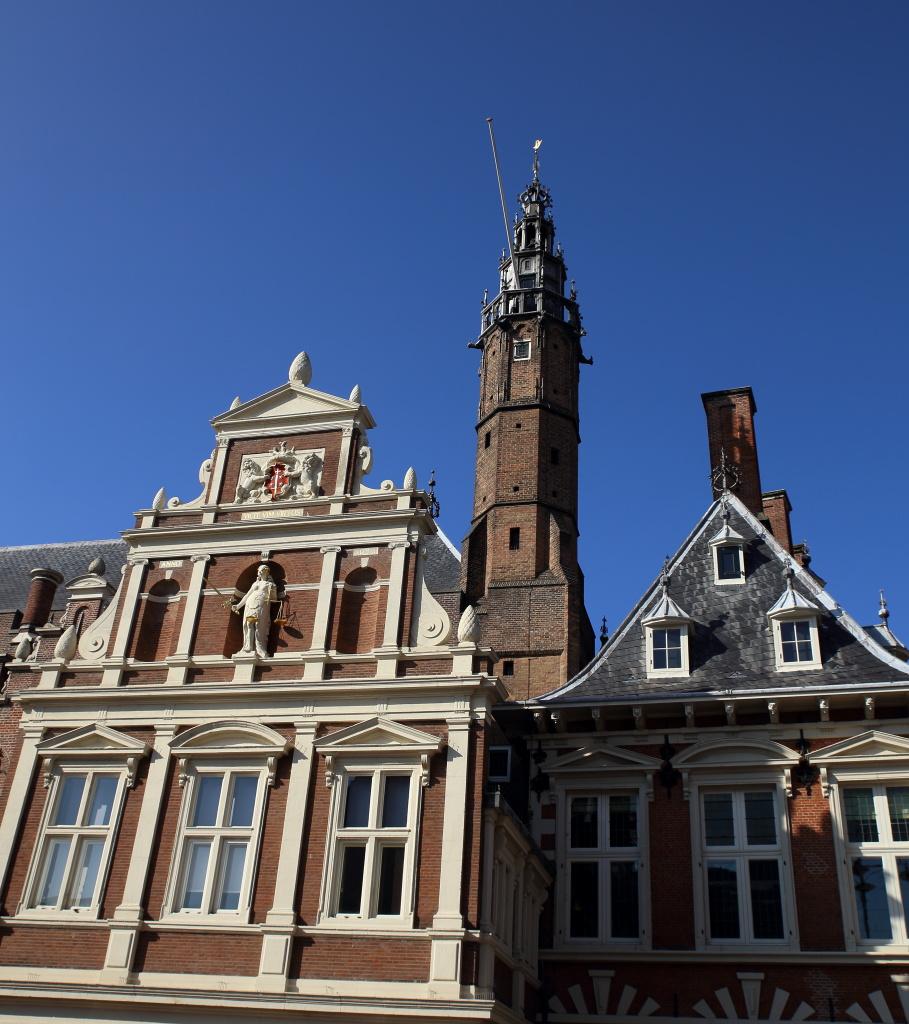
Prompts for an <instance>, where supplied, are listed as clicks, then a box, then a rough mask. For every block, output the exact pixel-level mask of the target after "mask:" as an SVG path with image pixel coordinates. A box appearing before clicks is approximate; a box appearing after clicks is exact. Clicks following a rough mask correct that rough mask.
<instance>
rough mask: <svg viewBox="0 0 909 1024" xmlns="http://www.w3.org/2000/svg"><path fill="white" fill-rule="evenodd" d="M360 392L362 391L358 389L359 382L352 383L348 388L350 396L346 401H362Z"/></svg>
mask: <svg viewBox="0 0 909 1024" xmlns="http://www.w3.org/2000/svg"><path fill="white" fill-rule="evenodd" d="M361 394H362V393H361V391H360V385H359V384H354V386H353V387H352V388H351V390H350V398H349V399H348V401H349V402H360V401H362V398H361Z"/></svg>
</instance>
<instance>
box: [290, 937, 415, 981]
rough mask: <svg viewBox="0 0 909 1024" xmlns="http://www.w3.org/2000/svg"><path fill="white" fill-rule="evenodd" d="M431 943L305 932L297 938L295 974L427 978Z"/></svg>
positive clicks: (371, 978)
mask: <svg viewBox="0 0 909 1024" xmlns="http://www.w3.org/2000/svg"><path fill="white" fill-rule="evenodd" d="M430 945H431V944H430V943H429V942H428V941H427V940H426V939H425V938H423V937H422V936H420V937H413V938H406V939H405V938H401V939H390V938H387V937H385V936H383V937H382V938H381V939H374V938H370V937H369V936H366V937H357V936H353V935H352V936H351V937H350V938H346V937H343V936H333V935H332V936H328V935H320V936H318V937H316V936H311V935H302V936H299V937H297V938H295V939H294V942H293V949H292V951H291V955H290V976H291V978H343V979H349V980H352V981H427V980H428V978H429V956H430Z"/></svg>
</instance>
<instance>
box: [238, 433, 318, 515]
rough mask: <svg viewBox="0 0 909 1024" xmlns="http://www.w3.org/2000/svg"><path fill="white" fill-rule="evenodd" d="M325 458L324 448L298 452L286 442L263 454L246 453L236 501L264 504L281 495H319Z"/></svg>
mask: <svg viewBox="0 0 909 1024" xmlns="http://www.w3.org/2000/svg"><path fill="white" fill-rule="evenodd" d="M324 458H325V449H324V448H320V449H318V450H310V451H297V449H296V448H288V447H287V442H286V441H282V442H281V443H280V444H279V445H276V446H275V447H274V448H272V450H271V451H270V452H265V453H264V454H262V455H245V456H244V457H243V462H242V463H241V464H240V479H239V480H238V481H237V493H236V496H235V497H234V501H235V503H236V504H238V505H262V504H264V503H266V502H272V501H279V500H281V499H282V498H283V499H293V498H317V497H318V496H319V488H320V484H321V483H322V466H323V462H324Z"/></svg>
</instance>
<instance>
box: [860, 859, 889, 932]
mask: <svg viewBox="0 0 909 1024" xmlns="http://www.w3.org/2000/svg"><path fill="white" fill-rule="evenodd" d="M852 888H853V889H854V890H855V907H856V910H857V911H858V915H857V916H858V926H859V934H860V935H861V937H862V938H863V939H888V940H889V939H892V938H893V931H892V930H891V928H890V911H889V910H888V908H887V890H886V888H885V885H884V862H883V861H882V860H881V858H880V857H853V859H852Z"/></svg>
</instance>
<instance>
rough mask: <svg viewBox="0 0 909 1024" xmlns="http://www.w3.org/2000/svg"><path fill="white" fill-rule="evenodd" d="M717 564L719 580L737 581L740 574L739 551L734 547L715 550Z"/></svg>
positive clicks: (729, 546)
mask: <svg viewBox="0 0 909 1024" xmlns="http://www.w3.org/2000/svg"><path fill="white" fill-rule="evenodd" d="M717 564H718V566H719V570H720V571H719V576H720V579H721V580H737V579H739V578H740V577H741V575H742V572H741V568H740V563H739V549H738V547H737V546H735V545H731V544H730V545H727V546H726V547H722V548H718V549H717Z"/></svg>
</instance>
